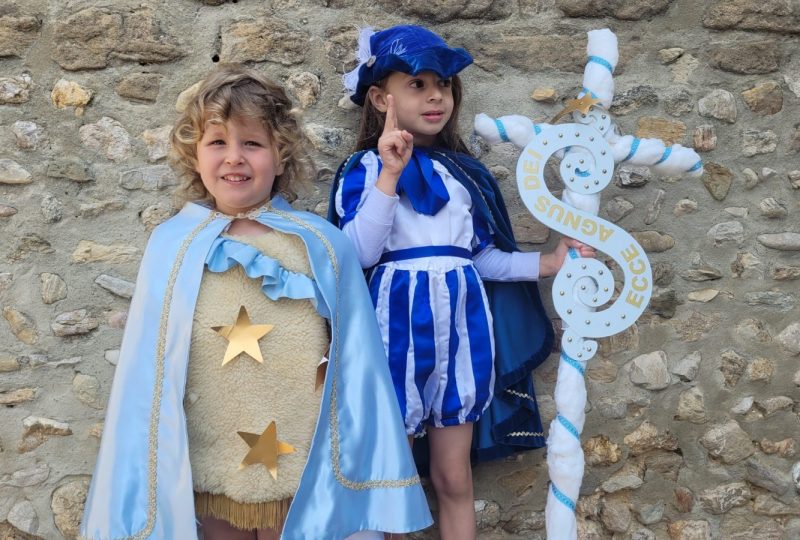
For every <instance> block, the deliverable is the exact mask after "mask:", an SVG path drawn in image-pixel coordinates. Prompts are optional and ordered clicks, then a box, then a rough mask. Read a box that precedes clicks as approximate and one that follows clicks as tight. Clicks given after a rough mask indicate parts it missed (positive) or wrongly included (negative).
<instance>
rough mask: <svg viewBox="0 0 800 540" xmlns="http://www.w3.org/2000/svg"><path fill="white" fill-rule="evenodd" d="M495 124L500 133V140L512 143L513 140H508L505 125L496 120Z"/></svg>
mask: <svg viewBox="0 0 800 540" xmlns="http://www.w3.org/2000/svg"><path fill="white" fill-rule="evenodd" d="M494 124H495V125H496V126H497V131H499V132H500V138H501V139H503V142H511V139H509V138H508V133H506V127H505V126H504V125H503V123H502V122H501V121H500V120H498V119H497V118H495V119H494Z"/></svg>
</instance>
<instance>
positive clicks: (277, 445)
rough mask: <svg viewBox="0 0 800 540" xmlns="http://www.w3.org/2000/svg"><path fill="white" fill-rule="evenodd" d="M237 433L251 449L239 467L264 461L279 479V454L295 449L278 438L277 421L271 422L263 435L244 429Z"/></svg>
mask: <svg viewBox="0 0 800 540" xmlns="http://www.w3.org/2000/svg"><path fill="white" fill-rule="evenodd" d="M237 433H238V434H239V436H240V437H241V438H242V439H244V442H246V443H247V446H249V447H250V451H249V452H247V455H246V456H244V459H243V460H242V463H241V464H240V465H239V468H240V469H244V468H245V467H246V466H247V465H255V464H256V463H263V464H264V466H265V467H266V468H267V470H268V471H269V474H271V475H272V478H273V479H275V480H277V479H278V456H280V455H283V454H291V453H292V452H294V450H295V449H294V446H292V445H291V444H289V443H285V442H283V441H279V440H278V428H277V426H276V425H275V422H274V421H272V422H270V423H269V425H268V426H267V429H265V430H264V432H263V433H262V434H261V435H258V434H257V433H247V432H244V431H237Z"/></svg>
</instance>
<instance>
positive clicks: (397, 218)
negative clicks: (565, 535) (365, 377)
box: [329, 26, 593, 540]
mask: <svg viewBox="0 0 800 540" xmlns="http://www.w3.org/2000/svg"><path fill="white" fill-rule="evenodd" d="M359 60H360V64H359V66H358V67H356V68H355V69H354V70H353V71H352V72H350V73H348V74H346V75H345V77H344V82H345V87H346V88H347V89H348V91H349V93H350V98H351V100H352V101H353V102H355V103H356V104H358V105H361V106H363V112H362V116H361V126H360V133H359V137H358V142H357V144H356V150H357V152H356V153H355V154H354V155H352V156H351V157H350V158H348V159H347V160H346V161H345V162H344V163H343V164H342V167H341V168H340V170H339V172H338V174H337V177H336V180H335V182H334V186H333V190H332V200H331V204H330V213H329V219H331V220H332V221H334V222H335V223H337V224H338V225H339V227H341V228H342V229H343V231H344V233H345V234H346V235H347V236H348V237H349V238H350V239H351V240H352V241H353V243H354V245H355V247H356V251H357V252H358V257H359V260H360V262H361V266H362V267H363V268H365V269H371V271H370V273H369V277H368V280H369V288H370V293H371V296H372V302H373V305H374V307H375V312H376V314H377V319H378V323H379V326H380V329H381V334H382V337H383V344H384V347H385V349H386V353H387V356H388V359H389V369H390V372H391V375H392V380H393V382H394V388H395V392H396V394H397V400H398V402H399V405H400V411H401V414H402V415H403V418H404V420H405V426H406V433H407V434H408V435H409V436H422V435H424V434H426V433H427V436H428V439H429V445H430V472H431V479H432V481H433V486H434V489H435V491H436V494H437V498H438V507H439V530H440V533H441V537H442V538H443V539H445V540H451V539H452V540H456V539H457V540H464V539H469V538H474V537H475V512H474V505H473V488H472V473H471V469H470V453H471V446H472V456H473V458H474V459H477V460H481V459H492V458H496V457H501V456H505V455H508V454H510V453H512V452H514V451H517V450H522V449H527V448H535V447H540V446H543V444H544V435H543V433H542V426H541V421H540V419H539V414H538V410H537V406H536V398H535V396H534V392H533V385H532V380H531V370H532V369H533V368H534V367H535V366H536V365H538V364H539V363H540V362H542V361H543V360H544V359H545V358H546V357H547V356H548V354H549V352H550V349H551V345H552V340H553V330H552V327H551V325H550V322H549V319H548V318H547V316H546V314H545V313H544V310H543V308H542V305H541V301H540V299H539V293H538V290H537V287H536V283H535V282H536V280H538V279H539V278H540V277H546V276H552V275H554V274H555V273H557V271H558V269H559V268H560V267H561V265H562V264H563V261H564V257H565V256H566V254H567V250H568V248H569V247H574V248H576V249H577V250H578V251H579V253H580V255H581V256H583V257H586V256H592V255H593V250H592V249H591V248H590V247H589V246H586V245H584V244H582V243H580V242H577V241H575V240H571V239H567V238H562V239H561V241H560V242H559V245H558V247H557V248H556V250H555V251H554V252H553V253H550V254H545V255H540V254H539V253H523V252H520V251H518V250H517V248H516V244H515V242H514V238H513V234H512V232H511V225H510V223H509V219H508V215H507V213H506V209H505V205H504V203H503V198H502V195H501V193H500V189H499V187H498V185H497V182H496V181H495V179H494V178H493V177H492V176H491V174H490V173H489V172H488V171H487V170H486V168H485V167H483V165H482V164H481V163H480V162H479V161H478V160H476V159H475V158H473V157H472V156H471V155H470V152H469V150H468V149H467V147H466V145H465V144H464V143H463V141H462V140H461V137H460V136H459V134H458V113H459V108H460V105H461V99H462V95H463V89H462V85H461V82H460V80H459V78H458V73H459V72H460V71H461V70H462V69H464V68H465V67H467V66H468V65H469V64H470V63H472V58H471V57H470V55H469V54H468V53H467V52H466V51H465V50H463V49H460V48H452V47H449V46H448V45H447V43H445V42H444V41H443V40H442V39H441V38H440V37H439V36H438V35H436V34H434V33H433V32H431V31H429V30H426V29H424V28H421V27H418V26H395V27H392V28H389V29H386V30H383V31H380V32H373V31H372V30H371V29H365V30H363V31H362V32H361V35H360V39H359ZM493 397H494V399H493ZM479 420H480V422H479ZM476 423H477V427H475V426H476ZM473 438H474V439H475V440H474V443H473Z"/></svg>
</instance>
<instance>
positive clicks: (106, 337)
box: [0, 0, 800, 540]
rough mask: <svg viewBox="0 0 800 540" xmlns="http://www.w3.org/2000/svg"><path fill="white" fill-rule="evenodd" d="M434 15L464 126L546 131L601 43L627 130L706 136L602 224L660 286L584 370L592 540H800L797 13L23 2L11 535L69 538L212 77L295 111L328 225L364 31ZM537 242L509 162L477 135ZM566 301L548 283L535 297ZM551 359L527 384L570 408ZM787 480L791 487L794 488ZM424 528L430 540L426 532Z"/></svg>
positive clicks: (14, 211)
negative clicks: (180, 162) (273, 97)
mask: <svg viewBox="0 0 800 540" xmlns="http://www.w3.org/2000/svg"><path fill="white" fill-rule="evenodd" d="M408 21H412V22H419V23H423V24H426V25H429V26H431V27H432V28H434V29H435V30H436V31H438V32H439V33H441V34H442V35H443V36H444V37H445V38H446V39H447V40H448V41H449V42H450V43H452V44H456V45H461V46H464V47H466V48H467V49H468V50H469V51H471V52H472V53H473V55H474V56H475V65H474V66H473V67H470V68H469V69H468V70H467V71H466V72H465V73H464V81H465V86H466V89H467V96H466V103H465V107H464V110H463V111H462V126H463V129H464V133H465V135H468V134H469V133H468V132H469V125H470V123H471V119H472V117H473V115H474V114H475V113H477V112H486V113H488V114H490V115H492V116H500V115H503V114H510V113H521V114H525V115H528V116H530V117H531V118H533V119H535V120H537V121H543V120H546V119H548V118H550V117H552V116H553V115H554V114H555V113H556V112H557V111H558V110H559V109H560V106H561V102H562V100H563V99H565V98H570V97H574V95H575V93H576V92H577V90H578V89H579V84H580V77H581V75H580V74H581V72H582V66H583V63H584V55H585V53H584V50H585V32H586V31H587V30H590V29H593V28H600V27H605V26H608V27H610V28H611V29H612V30H614V31H615V32H616V33H617V34H618V36H619V40H620V46H621V47H620V48H621V55H620V56H621V58H620V66H619V69H618V71H617V76H616V88H617V97H616V98H615V101H614V106H613V109H612V110H613V112H614V114H615V115H616V118H617V120H618V122H619V125H620V127H621V129H622V130H623V131H624V132H626V133H635V134H638V135H640V136H648V135H650V136H658V137H661V138H665V139H668V140H670V141H677V142H681V143H683V144H684V145H687V146H692V145H693V146H694V147H695V148H696V149H697V150H698V151H700V152H702V154H701V155H702V156H703V158H704V160H705V161H706V170H707V174H706V175H705V176H704V178H703V179H702V180H690V179H685V178H658V177H655V176H653V175H651V174H649V173H648V172H647V171H646V170H639V169H631V168H627V169H622V170H621V171H620V172H619V173H618V175H617V177H616V178H615V182H614V185H613V186H612V187H610V188H609V189H607V190H606V191H605V192H604V195H603V197H604V198H603V200H604V203H603V207H602V215H603V216H604V217H606V218H607V219H609V220H611V221H614V222H617V223H618V224H619V225H620V226H622V227H625V228H626V229H628V230H631V231H636V234H637V237H638V238H639V239H640V241H641V242H642V244H643V245H644V246H645V248H646V249H647V251H648V253H649V255H650V258H651V261H652V263H653V267H654V270H655V275H656V284H657V290H656V292H655V294H654V297H653V302H652V305H651V307H650V309H649V310H648V312H647V313H646V315H645V317H644V318H643V319H642V320H640V322H639V323H638V325H637V327H635V328H633V329H632V330H630V331H628V332H626V333H625V334H623V335H620V336H617V337H614V338H612V339H609V340H607V341H606V342H605V343H603V345H602V350H601V353H602V354H601V355H599V356H598V357H597V358H596V359H594V360H593V361H592V363H591V365H590V368H589V369H588V373H587V384H588V388H589V404H588V406H587V409H588V414H587V422H586V427H585V430H584V437H583V440H584V448H585V451H586V457H587V461H588V466H587V469H586V475H585V479H584V483H583V496H582V498H581V501H580V503H579V508H578V515H579V522H580V530H581V535H580V536H581V538H586V539H589V538H592V539H594V538H619V539H628V538H636V539H649V538H670V539H687V540H688V539H705V538H748V539H749V538H769V539H773V538H774V539H779V538H800V498H799V497H798V491H797V490H798V488H800V485H799V484H800V480H799V479H798V476H800V465H798V464H797V462H798V455H797V454H798V448H797V447H798V444H799V443H800V441H799V439H800V419H799V418H798V413H799V412H800V403H798V400H800V392H798V386H800V371H798V358H799V357H798V354H800V307H798V306H797V296H798V292H799V291H800V289H798V283H800V281H798V280H799V279H800V226H798V216H800V160H798V151H800V129H798V127H797V122H798V112H800V106H798V103H799V102H798V96H800V75H798V73H800V69H798V68H800V58H799V57H798V35H799V34H800V4H798V3H797V2H796V1H791V0H705V1H704V2H696V1H694V0H639V1H634V0H584V1H579V0H436V1H431V2H412V1H409V0H394V1H390V0H305V1H303V0H272V1H256V0H239V1H238V2H237V1H236V0H232V1H229V2H226V1H225V0H206V1H205V2H200V1H197V0H171V1H169V2H157V1H155V0H136V1H132V0H130V1H129V0H100V1H89V0H56V1H46V0H5V1H4V2H3V3H2V5H0V148H2V152H1V153H0V224H2V231H3V234H2V238H1V239H0V251H1V252H2V257H3V259H2V260H3V262H2V263H0V303H1V304H2V314H3V319H4V320H3V322H0V372H1V373H0V405H2V408H0V537H3V538H33V537H42V538H59V537H62V536H63V537H66V538H74V537H75V535H76V531H77V524H78V521H79V517H80V514H81V510H82V505H83V500H84V498H85V495H86V487H87V484H88V481H89V478H90V475H91V473H92V466H93V463H94V460H95V454H96V452H97V448H98V443H99V436H100V433H101V431H102V427H103V415H104V413H103V409H104V406H105V403H106V400H107V398H108V393H109V388H110V385H111V380H112V376H113V374H114V365H115V363H116V360H117V355H118V347H119V343H120V338H121V336H122V329H123V327H124V325H125V320H126V311H127V308H128V305H129V300H130V297H131V294H132V291H133V283H134V281H135V277H136V270H137V265H138V262H139V259H140V257H141V255H142V250H143V248H144V246H145V243H146V241H147V237H148V234H149V232H150V231H151V230H152V228H153V227H154V226H155V225H157V224H158V223H160V222H162V221H163V220H165V219H166V218H167V217H169V216H170V215H171V214H172V213H174V212H175V208H174V207H173V200H172V198H171V194H172V192H173V190H174V186H175V182H176V180H175V177H174V175H173V173H172V172H171V171H170V169H169V167H168V165H167V164H166V161H165V155H166V153H167V143H166V139H167V134H168V130H169V126H170V124H171V123H172V121H173V120H174V118H175V116H176V106H178V105H179V103H180V102H181V100H182V99H183V95H184V94H182V93H183V92H184V91H185V90H187V89H189V88H190V87H191V86H192V85H193V84H195V83H196V82H197V81H198V80H200V79H201V78H202V76H203V74H204V73H206V72H207V71H208V70H209V69H211V68H212V67H213V66H214V65H215V62H218V61H240V62H245V63H247V64H250V65H253V66H255V67H256V68H257V69H259V70H262V71H264V72H265V73H267V74H268V75H270V76H271V77H273V78H275V79H277V80H280V81H282V82H284V83H285V84H286V86H287V87H289V88H290V90H291V91H292V93H293V95H294V96H295V97H296V98H297V102H298V104H299V105H300V106H301V107H302V108H303V109H304V110H305V122H306V126H307V131H308V135H309V138H310V140H311V141H312V142H313V145H314V147H315V150H316V160H317V165H318V167H319V170H320V173H319V179H318V180H319V181H318V182H317V183H316V184H315V186H314V188H313V190H312V191H311V192H309V193H306V194H305V195H304V196H303V198H302V199H300V200H299V201H298V205H299V206H300V207H303V208H306V209H311V210H315V211H317V212H324V211H325V209H326V208H327V201H326V198H327V192H328V186H329V183H330V176H331V173H332V170H333V169H335V166H336V165H337V164H338V162H339V161H340V160H341V159H343V158H344V157H345V156H346V155H347V154H348V152H349V150H350V146H351V144H352V143H353V140H354V136H355V134H354V130H355V127H356V123H357V117H358V113H357V112H356V111H354V110H352V107H348V106H346V103H345V101H343V100H342V99H341V98H342V91H341V85H340V82H339V77H340V74H341V73H342V72H343V71H344V70H345V69H349V68H351V67H352V66H353V56H352V51H353V49H354V45H355V36H356V30H355V26H356V25H364V24H372V25H375V26H379V27H385V26H388V25H391V24H396V23H402V22H408ZM476 148H478V149H480V150H481V152H482V156H481V157H482V159H483V160H484V161H485V163H486V164H487V165H488V166H490V167H492V169H493V171H494V172H495V174H496V176H497V178H498V180H499V181H500V183H501V184H502V186H503V189H504V191H505V192H506V193H507V195H508V199H509V203H510V209H511V213H512V214H513V216H514V221H515V226H516V228H517V233H518V235H519V237H520V239H521V240H522V241H523V243H524V245H525V246H526V248H527V249H540V248H542V247H544V248H547V247H548V246H552V245H553V242H554V236H555V235H548V233H547V231H546V230H543V228H542V227H541V226H539V225H537V224H536V223H535V222H534V221H533V220H532V219H531V218H529V217H528V216H527V214H526V212H525V211H524V210H523V208H522V206H521V205H520V203H519V199H518V197H517V196H516V195H515V190H516V188H515V183H514V178H513V174H512V172H511V171H513V170H514V167H515V163H516V157H517V152H516V151H515V150H514V149H513V148H511V147H510V146H508V145H498V146H495V147H489V146H487V145H485V144H481V143H480V141H477V142H476ZM543 286H544V289H547V294H549V283H547V282H545V283H544V285H543ZM556 366H557V355H555V354H554V355H553V357H552V358H551V359H550V360H549V361H548V362H547V363H546V364H544V366H543V367H541V368H540V369H539V370H537V372H536V374H535V377H536V381H537V387H538V392H539V396H540V404H541V407H542V410H543V415H544V417H545V419H546V420H547V421H548V422H549V420H550V419H552V417H553V415H554V410H553V400H552V397H551V395H552V391H553V387H554V383H555V375H556ZM793 471H794V472H793ZM546 492H547V474H546V467H545V465H544V452H543V451H536V452H530V453H527V454H525V455H519V456H516V457H515V458H514V459H510V460H507V461H504V462H499V463H492V464H487V465H482V466H480V467H478V468H477V469H476V470H475V493H476V498H477V499H478V500H477V501H476V507H477V508H478V516H479V521H480V528H481V537H482V538H501V537H502V538H530V539H536V538H543V537H544V528H543V526H544V517H543V509H544V503H545V496H546ZM418 537H419V538H434V537H436V534H435V531H434V532H430V531H429V532H426V533H423V534H421V535H419V536H418Z"/></svg>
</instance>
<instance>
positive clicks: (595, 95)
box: [578, 86, 597, 99]
mask: <svg viewBox="0 0 800 540" xmlns="http://www.w3.org/2000/svg"><path fill="white" fill-rule="evenodd" d="M583 94H589V95H590V96H592V97H593V98H594V99H597V94H595V93H594V92H592V91H591V90H589V89H588V88H586V87H585V86H584V87H583ZM583 94H581V95H579V96H578V97H579V98H580V97H583Z"/></svg>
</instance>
